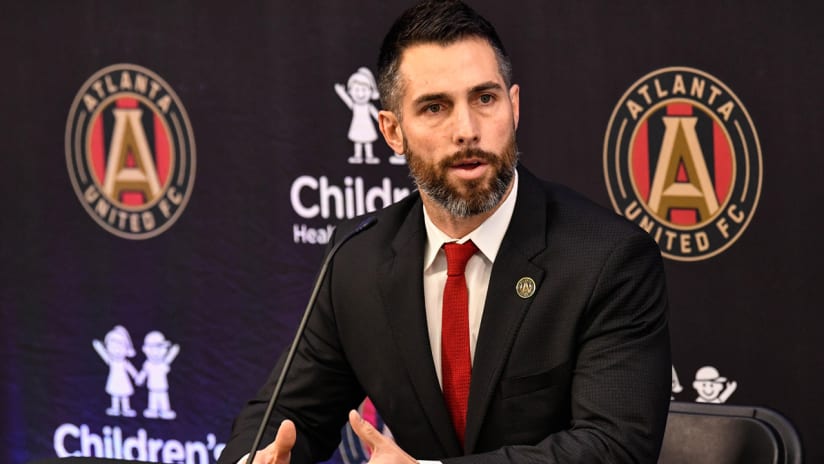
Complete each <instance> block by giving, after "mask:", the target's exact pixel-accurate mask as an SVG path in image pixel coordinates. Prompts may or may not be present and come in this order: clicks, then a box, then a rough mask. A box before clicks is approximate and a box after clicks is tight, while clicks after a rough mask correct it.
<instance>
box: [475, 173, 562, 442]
mask: <svg viewBox="0 0 824 464" xmlns="http://www.w3.org/2000/svg"><path fill="white" fill-rule="evenodd" d="M538 182H539V181H538V180H537V179H535V178H534V177H533V176H532V175H531V174H529V173H528V172H527V171H525V170H524V169H519V180H518V198H517V201H516V204H515V211H514V212H513V214H512V219H511V221H510V224H509V228H508V229H507V232H506V235H505V236H504V240H503V242H502V243H501V248H500V249H499V251H498V256H496V257H495V263H494V265H493V266H492V274H491V276H490V279H489V289H488V291H487V298H486V303H485V304H484V314H483V318H482V320H481V328H480V332H479V334H478V342H477V343H478V344H477V346H476V347H475V359H474V362H473V367H472V380H471V386H470V390H469V406H468V413H467V422H466V449H467V450H468V451H471V450H473V449H474V448H475V445H476V443H477V440H478V435H479V433H480V430H481V425H482V424H483V419H484V416H485V415H486V410H487V407H488V406H489V401H490V399H491V397H492V394H493V393H494V391H495V386H496V385H497V384H498V382H499V380H500V377H501V373H502V371H503V368H504V366H505V365H506V362H507V360H508V358H509V354H510V351H511V349H512V344H513V342H514V339H515V336H516V335H517V333H518V330H519V328H520V325H521V322H522V321H523V318H524V316H525V315H526V312H527V310H528V309H529V307H530V304H531V303H532V299H531V298H526V299H524V298H521V297H520V296H518V294H517V292H516V290H515V285H516V283H517V282H518V280H519V279H521V278H522V277H529V278H531V279H532V280H534V281H535V283H536V286H537V288H540V287H541V285H542V282H543V279H544V274H545V271H544V269H543V268H542V267H539V266H536V265H535V264H533V263H532V262H531V259H532V258H533V257H534V256H536V255H537V254H538V253H540V252H541V251H542V250H544V249H545V248H546V241H545V237H546V233H545V232H546V228H547V226H548V225H547V218H546V210H547V206H546V200H545V198H546V194H545V193H544V192H543V191H542V189H541V188H540V185H539V183H538Z"/></svg>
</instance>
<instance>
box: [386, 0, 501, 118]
mask: <svg viewBox="0 0 824 464" xmlns="http://www.w3.org/2000/svg"><path fill="white" fill-rule="evenodd" d="M468 37H478V38H481V39H484V40H486V41H487V42H489V45H490V46H491V47H492V49H493V50H494V52H495V57H496V58H497V60H498V70H499V71H500V73H501V77H503V79H504V83H505V84H506V86H507V87H509V86H510V85H511V84H512V64H511V63H510V61H509V56H508V55H507V54H506V49H504V44H503V43H502V42H501V39H500V38H499V37H498V33H497V32H495V28H494V27H493V26H492V24H491V23H490V22H489V21H487V20H486V19H485V18H484V17H483V16H481V15H479V14H478V13H476V12H475V10H473V9H472V8H470V7H469V6H467V5H466V4H465V3H463V2H461V1H458V0H446V1H443V0H440V1H439V0H428V1H425V2H422V3H419V4H418V5H416V6H414V7H412V8H410V9H408V10H406V11H405V12H403V14H401V16H400V17H399V18H398V19H397V20H396V21H395V23H394V24H393V25H392V28H391V29H389V32H388V33H387V34H386V37H384V39H383V44H382V45H381V51H380V54H379V55H378V91H379V92H380V97H381V105H382V106H383V108H385V109H388V110H390V111H394V112H396V113H398V114H399V110H400V108H399V107H398V106H399V97H400V94H401V93H402V89H401V82H400V76H399V73H398V71H399V68H400V61H401V55H402V54H403V51H404V50H405V49H406V48H408V47H409V46H411V45H416V44H421V43H436V44H439V45H450V44H452V43H455V42H457V41H458V40H461V39H465V38H468Z"/></svg>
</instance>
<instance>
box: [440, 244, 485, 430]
mask: <svg viewBox="0 0 824 464" xmlns="http://www.w3.org/2000/svg"><path fill="white" fill-rule="evenodd" d="M443 250H444V252H445V253H446V268H447V269H446V275H447V277H446V286H445V287H444V289H443V312H442V314H441V326H442V333H441V363H442V366H441V373H442V379H443V396H444V400H446V407H447V408H448V409H449V414H450V415H451V416H452V424H453V425H454V426H455V431H456V432H457V433H458V439H459V440H460V441H461V445H462V446H463V443H464V433H465V432H466V408H467V402H468V400H469V378H470V375H471V374H472V360H471V358H470V354H469V294H468V292H467V290H466V278H465V277H464V269H465V268H466V262H467V261H469V258H471V257H472V255H473V254H475V252H476V251H478V248H477V247H476V246H475V244H474V243H472V241H468V242H466V243H464V244H463V245H458V244H457V243H444V245H443Z"/></svg>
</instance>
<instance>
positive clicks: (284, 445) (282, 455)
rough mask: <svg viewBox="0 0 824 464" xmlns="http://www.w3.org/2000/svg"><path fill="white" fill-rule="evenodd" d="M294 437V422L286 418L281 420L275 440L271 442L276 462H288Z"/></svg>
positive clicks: (278, 463) (295, 436)
mask: <svg viewBox="0 0 824 464" xmlns="http://www.w3.org/2000/svg"><path fill="white" fill-rule="evenodd" d="M296 439H297V431H296V430H295V424H294V422H292V421H290V420H288V419H287V420H284V421H283V422H281V423H280V427H279V428H278V433H277V435H276V436H275V441H274V443H272V447H273V448H274V454H275V462H276V463H277V464H289V460H290V459H291V454H292V448H294V446H295V440H296Z"/></svg>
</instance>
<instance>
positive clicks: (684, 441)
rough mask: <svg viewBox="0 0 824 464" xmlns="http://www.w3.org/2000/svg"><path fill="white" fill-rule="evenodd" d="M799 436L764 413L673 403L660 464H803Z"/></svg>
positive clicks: (785, 422)
mask: <svg viewBox="0 0 824 464" xmlns="http://www.w3.org/2000/svg"><path fill="white" fill-rule="evenodd" d="M801 462H802V449H801V441H800V439H799V437H798V432H796V430H795V428H794V427H793V426H792V424H790V422H789V421H788V420H787V419H785V418H784V417H783V416H781V415H780V414H778V413H777V412H775V411H772V410H770V409H767V408H763V407H754V406H732V405H722V404H701V403H682V402H676V401H673V402H672V403H670V412H669V416H668V418H667V429H666V432H665V434H664V443H663V446H662V448H661V456H660V458H659V460H658V463H659V464H694V463H713V464H738V463H742V464H801Z"/></svg>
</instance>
